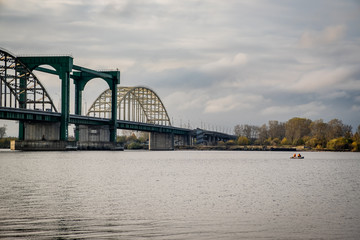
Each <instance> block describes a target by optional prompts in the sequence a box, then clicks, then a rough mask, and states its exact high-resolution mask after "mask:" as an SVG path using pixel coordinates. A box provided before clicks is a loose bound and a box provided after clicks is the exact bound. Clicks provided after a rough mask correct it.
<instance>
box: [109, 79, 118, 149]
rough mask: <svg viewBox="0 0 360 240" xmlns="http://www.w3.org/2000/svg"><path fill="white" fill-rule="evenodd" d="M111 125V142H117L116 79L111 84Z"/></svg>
mask: <svg viewBox="0 0 360 240" xmlns="http://www.w3.org/2000/svg"><path fill="white" fill-rule="evenodd" d="M111 85H112V86H111V125H110V142H116V130H117V127H116V116H117V114H116V110H117V81H116V80H115V79H114V80H113V81H112V84H111Z"/></svg>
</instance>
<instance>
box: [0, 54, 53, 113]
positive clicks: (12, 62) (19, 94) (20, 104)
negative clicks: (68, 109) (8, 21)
mask: <svg viewBox="0 0 360 240" xmlns="http://www.w3.org/2000/svg"><path fill="white" fill-rule="evenodd" d="M0 107H9V108H11V107H13V108H25V109H33V110H42V111H51V112H57V109H56V107H55V104H54V102H53V100H52V99H51V97H50V95H49V94H48V92H47V91H46V89H45V87H44V86H43V85H42V83H41V82H40V81H39V80H38V78H37V77H36V75H35V74H33V73H32V71H31V70H30V69H29V68H28V67H27V66H26V65H25V64H24V63H22V62H21V61H20V60H19V59H18V57H16V56H15V55H14V54H12V53H10V52H9V51H7V50H5V49H2V48H0Z"/></svg>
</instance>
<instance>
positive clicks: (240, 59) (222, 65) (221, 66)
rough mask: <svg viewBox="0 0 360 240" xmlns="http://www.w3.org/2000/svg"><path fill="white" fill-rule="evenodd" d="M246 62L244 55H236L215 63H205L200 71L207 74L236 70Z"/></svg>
mask: <svg viewBox="0 0 360 240" xmlns="http://www.w3.org/2000/svg"><path fill="white" fill-rule="evenodd" d="M247 62H248V57H247V55H246V54H244V53H238V54H236V55H235V56H231V57H223V58H221V59H219V60H217V61H215V62H211V63H207V64H205V65H203V66H202V67H201V70H202V71H204V72H207V73H214V72H219V71H225V70H230V69H236V68H239V67H241V66H243V65H245V64H246V63H247Z"/></svg>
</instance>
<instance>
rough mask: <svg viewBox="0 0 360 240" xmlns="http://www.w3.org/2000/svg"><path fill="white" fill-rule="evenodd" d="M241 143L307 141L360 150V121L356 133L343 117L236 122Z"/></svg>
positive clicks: (296, 143)
mask: <svg viewBox="0 0 360 240" xmlns="http://www.w3.org/2000/svg"><path fill="white" fill-rule="evenodd" d="M234 132H235V135H237V136H238V139H237V143H238V144H239V145H250V144H251V145H271V146H284V145H292V146H299V145H303V146H306V147H308V148H312V149H319V150H321V149H329V150H337V151H339V150H352V151H359V150H360V125H359V126H358V128H357V131H356V132H355V133H353V132H352V127H351V126H350V125H347V124H344V123H343V122H342V121H341V120H339V119H332V120H330V121H329V122H324V121H323V120H322V119H319V120H315V121H312V120H310V119H307V118H299V117H294V118H291V119H289V120H288V121H287V122H279V121H275V120H272V121H269V122H268V124H263V125H262V126H254V125H248V124H242V125H236V126H235V127H234Z"/></svg>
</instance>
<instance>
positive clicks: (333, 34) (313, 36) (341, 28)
mask: <svg viewBox="0 0 360 240" xmlns="http://www.w3.org/2000/svg"><path fill="white" fill-rule="evenodd" d="M345 33H346V26H345V25H336V26H329V27H326V28H325V29H324V30H322V31H305V32H304V33H303V34H302V36H301V38H300V42H299V44H300V46H301V47H304V48H311V47H316V46H321V45H324V44H330V43H333V42H337V41H339V40H340V39H342V38H343V37H344V35H345Z"/></svg>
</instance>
